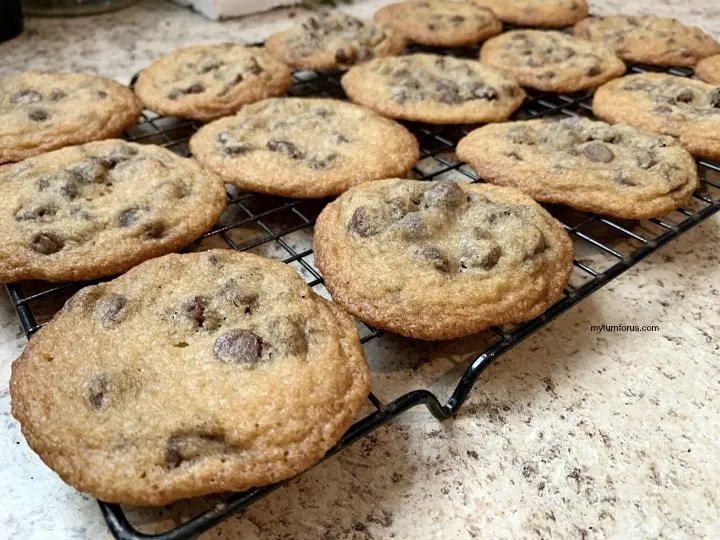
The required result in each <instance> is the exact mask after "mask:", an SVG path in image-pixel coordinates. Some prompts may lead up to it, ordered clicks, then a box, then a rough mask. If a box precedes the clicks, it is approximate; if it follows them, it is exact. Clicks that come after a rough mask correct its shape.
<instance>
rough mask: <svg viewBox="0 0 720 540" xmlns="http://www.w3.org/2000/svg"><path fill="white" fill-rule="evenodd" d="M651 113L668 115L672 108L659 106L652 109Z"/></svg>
mask: <svg viewBox="0 0 720 540" xmlns="http://www.w3.org/2000/svg"><path fill="white" fill-rule="evenodd" d="M653 112H656V113H659V114H670V113H671V112H672V108H671V107H668V106H667V105H660V106H659V107H655V108H654V109H653Z"/></svg>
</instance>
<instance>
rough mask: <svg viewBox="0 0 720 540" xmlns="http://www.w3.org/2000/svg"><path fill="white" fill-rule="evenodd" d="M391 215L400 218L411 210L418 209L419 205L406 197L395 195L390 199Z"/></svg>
mask: <svg viewBox="0 0 720 540" xmlns="http://www.w3.org/2000/svg"><path fill="white" fill-rule="evenodd" d="M388 205H389V206H390V215H391V216H392V217H393V218H394V219H400V218H402V217H403V216H405V215H406V214H409V213H410V212H414V211H416V210H417V205H416V204H415V203H414V202H412V201H411V200H409V199H406V198H405V197H393V198H392V199H390V200H389V201H388Z"/></svg>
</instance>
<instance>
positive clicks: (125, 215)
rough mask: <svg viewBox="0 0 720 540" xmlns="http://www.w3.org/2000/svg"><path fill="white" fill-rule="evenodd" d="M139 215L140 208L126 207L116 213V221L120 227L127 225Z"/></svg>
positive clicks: (133, 221)
mask: <svg viewBox="0 0 720 540" xmlns="http://www.w3.org/2000/svg"><path fill="white" fill-rule="evenodd" d="M139 215H140V208H138V207H137V206H136V207H134V208H126V209H125V210H123V211H121V212H120V214H118V223H119V224H120V226H121V227H129V226H130V225H132V224H133V223H135V222H136V221H137V219H138V216H139Z"/></svg>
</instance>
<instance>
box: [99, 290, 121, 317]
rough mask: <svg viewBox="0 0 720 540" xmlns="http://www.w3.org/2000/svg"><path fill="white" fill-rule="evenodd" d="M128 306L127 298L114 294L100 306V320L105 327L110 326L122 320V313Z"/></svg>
mask: <svg viewBox="0 0 720 540" xmlns="http://www.w3.org/2000/svg"><path fill="white" fill-rule="evenodd" d="M126 305H127V297H125V296H123V295H121V294H113V295H112V296H109V297H108V298H107V299H106V300H105V301H103V302H101V303H100V304H99V308H98V309H99V315H100V320H101V321H102V323H103V324H104V325H110V324H114V323H116V322H118V321H119V320H120V319H121V313H122V311H123V309H125V306H126Z"/></svg>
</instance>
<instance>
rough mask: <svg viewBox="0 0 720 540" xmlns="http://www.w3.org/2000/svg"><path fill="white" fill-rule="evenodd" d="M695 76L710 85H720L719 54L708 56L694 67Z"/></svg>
mask: <svg viewBox="0 0 720 540" xmlns="http://www.w3.org/2000/svg"><path fill="white" fill-rule="evenodd" d="M695 75H697V76H698V77H700V78H701V79H702V80H703V81H705V82H706V83H710V84H720V54H716V55H714V56H708V57H707V58H703V59H702V60H700V61H699V62H698V63H697V65H696V66H695Z"/></svg>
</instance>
